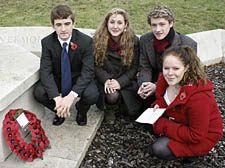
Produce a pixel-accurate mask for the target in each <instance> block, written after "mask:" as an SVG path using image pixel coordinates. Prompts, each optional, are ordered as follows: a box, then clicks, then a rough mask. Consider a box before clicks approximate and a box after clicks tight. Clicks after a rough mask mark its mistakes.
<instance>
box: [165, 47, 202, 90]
mask: <svg viewBox="0 0 225 168" xmlns="http://www.w3.org/2000/svg"><path fill="white" fill-rule="evenodd" d="M168 55H173V56H176V57H178V58H179V59H180V60H181V61H182V63H183V65H184V67H187V66H189V68H188V70H187V71H186V72H185V73H184V76H183V79H182V80H181V81H180V85H181V86H184V85H185V84H188V83H192V84H195V85H198V84H199V80H202V81H203V84H204V85H205V84H206V74H205V72H204V68H203V66H202V64H201V61H200V59H199V58H198V56H197V55H196V54H195V52H194V50H193V49H192V48H191V47H190V46H185V45H183V46H176V47H171V48H168V49H167V50H166V51H165V52H164V53H163V59H162V60H163V62H164V60H165V58H166V56H168Z"/></svg>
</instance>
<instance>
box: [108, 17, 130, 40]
mask: <svg viewBox="0 0 225 168" xmlns="http://www.w3.org/2000/svg"><path fill="white" fill-rule="evenodd" d="M126 26H127V23H125V20H124V17H123V15H121V14H113V15H112V16H110V17H109V20H108V23H107V27H108V31H109V33H110V35H111V37H112V38H113V40H114V41H118V40H119V38H120V35H121V34H122V33H123V31H124V29H125V28H126Z"/></svg>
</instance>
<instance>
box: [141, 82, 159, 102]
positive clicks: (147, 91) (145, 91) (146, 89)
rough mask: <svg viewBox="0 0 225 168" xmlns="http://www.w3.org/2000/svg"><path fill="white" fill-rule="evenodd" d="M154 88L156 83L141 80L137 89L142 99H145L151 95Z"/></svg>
mask: <svg viewBox="0 0 225 168" xmlns="http://www.w3.org/2000/svg"><path fill="white" fill-rule="evenodd" d="M155 90H156V84H154V83H151V82H143V83H142V84H141V86H140V88H139V89H138V94H139V96H140V97H141V98H142V99H146V98H148V97H149V96H151V95H153V94H154V93H155Z"/></svg>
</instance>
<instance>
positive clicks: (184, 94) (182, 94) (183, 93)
mask: <svg viewBox="0 0 225 168" xmlns="http://www.w3.org/2000/svg"><path fill="white" fill-rule="evenodd" d="M185 98H186V93H185V91H184V92H182V93H181V94H180V100H184V99H185Z"/></svg>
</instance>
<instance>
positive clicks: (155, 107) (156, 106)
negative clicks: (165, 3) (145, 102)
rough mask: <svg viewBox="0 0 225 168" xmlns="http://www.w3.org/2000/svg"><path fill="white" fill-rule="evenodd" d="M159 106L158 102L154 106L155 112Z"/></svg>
mask: <svg viewBox="0 0 225 168" xmlns="http://www.w3.org/2000/svg"><path fill="white" fill-rule="evenodd" d="M158 108H159V105H158V104H156V105H155V106H154V108H153V112H155V111H156V110H157V109H158Z"/></svg>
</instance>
